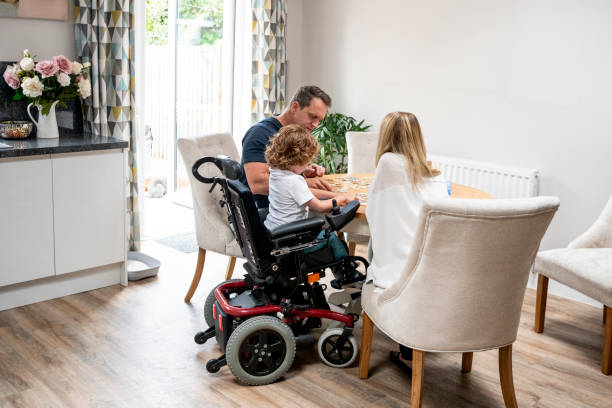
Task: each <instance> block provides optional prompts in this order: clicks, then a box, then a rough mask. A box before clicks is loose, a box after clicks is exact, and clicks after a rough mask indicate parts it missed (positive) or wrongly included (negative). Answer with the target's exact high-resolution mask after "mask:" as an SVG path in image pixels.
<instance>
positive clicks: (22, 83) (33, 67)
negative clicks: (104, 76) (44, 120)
mask: <svg viewBox="0 0 612 408" xmlns="http://www.w3.org/2000/svg"><path fill="white" fill-rule="evenodd" d="M90 67H91V64H89V63H88V62H86V63H84V64H81V63H79V62H76V61H74V62H72V61H70V60H69V59H68V58H66V57H64V56H63V55H56V56H55V57H53V58H52V59H50V60H46V61H39V62H35V61H34V59H33V58H32V56H31V55H30V52H29V51H28V50H23V58H22V59H21V60H20V61H19V62H16V63H15V64H13V65H9V66H7V67H6V70H5V71H4V74H3V75H2V77H3V78H4V81H5V82H6V83H7V84H8V86H10V87H11V88H13V89H14V90H15V95H14V96H13V100H15V101H19V100H21V99H23V98H24V97H25V98H27V99H28V100H30V102H32V104H34V105H40V106H41V107H42V114H43V115H47V114H48V113H49V110H50V109H51V105H52V104H53V102H55V101H59V105H60V106H64V107H65V106H66V103H65V101H69V100H71V99H74V98H76V97H81V98H87V97H88V96H89V95H91V82H90V81H89V79H87V77H86V71H88V70H89V68H90Z"/></svg>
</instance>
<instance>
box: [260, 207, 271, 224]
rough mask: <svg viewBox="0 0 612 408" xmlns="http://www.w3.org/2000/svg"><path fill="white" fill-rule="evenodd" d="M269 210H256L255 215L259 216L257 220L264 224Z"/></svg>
mask: <svg viewBox="0 0 612 408" xmlns="http://www.w3.org/2000/svg"><path fill="white" fill-rule="evenodd" d="M269 210H270V209H269V208H268V207H266V208H258V209H257V213H258V214H259V219H260V220H261V222H264V221H265V220H266V217H267V216H268V212H269Z"/></svg>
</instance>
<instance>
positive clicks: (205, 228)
mask: <svg viewBox="0 0 612 408" xmlns="http://www.w3.org/2000/svg"><path fill="white" fill-rule="evenodd" d="M177 145H178V149H179V151H180V153H181V157H182V158H183V162H184V163H185V168H186V170H187V174H188V176H189V183H190V184H191V194H192V197H193V213H194V216H195V225H196V239H197V241H198V247H199V250H198V261H197V265H196V269H195V273H194V275H193V279H192V281H191V285H190V286H189V289H188V290H187V294H186V295H185V302H189V301H190V300H191V297H192V296H193V294H194V292H195V291H196V289H197V287H198V284H199V283H200V278H201V277H202V271H203V269H204V260H205V258H206V251H213V252H217V253H220V254H225V255H228V256H229V257H230V259H229V262H228V265H227V270H226V273H225V279H226V280H229V279H230V278H231V277H232V273H233V271H234V265H235V264H236V257H239V258H242V257H243V256H242V252H241V251H240V247H239V246H238V243H237V242H236V239H235V238H234V234H233V233H232V231H231V230H230V228H229V225H228V222H227V213H226V211H225V208H221V206H220V205H219V200H221V198H222V194H221V191H220V189H219V188H215V189H214V190H213V192H212V193H209V192H208V190H209V189H210V186H209V185H206V184H203V183H201V182H199V181H197V180H196V179H195V177H193V173H192V171H191V167H192V166H193V164H194V163H195V162H196V160H198V159H199V158H201V157H204V156H217V155H220V154H224V155H226V156H229V157H231V158H233V159H235V160H240V159H239V157H238V150H237V149H236V145H235V143H234V140H233V139H232V136H231V135H230V134H229V133H214V134H209V135H204V136H196V137H190V138H179V139H178V140H177ZM200 174H202V175H203V176H205V177H213V176H219V175H221V173H220V172H219V170H218V169H217V168H216V167H215V166H202V167H200Z"/></svg>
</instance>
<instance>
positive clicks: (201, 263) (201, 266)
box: [185, 248, 206, 302]
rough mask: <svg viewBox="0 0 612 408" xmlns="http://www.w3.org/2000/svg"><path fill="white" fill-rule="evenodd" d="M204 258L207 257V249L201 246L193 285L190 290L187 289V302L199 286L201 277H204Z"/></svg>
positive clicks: (192, 281)
mask: <svg viewBox="0 0 612 408" xmlns="http://www.w3.org/2000/svg"><path fill="white" fill-rule="evenodd" d="M204 259H206V250H205V249H203V248H200V249H199V250H198V263H197V264H196V269H195V272H194V274H193V279H192V280H191V286H189V290H187V294H186V295H185V302H189V301H190V300H191V297H192V296H193V294H194V293H195V291H196V289H197V288H198V284H199V283H200V278H201V277H202V270H203V269H204Z"/></svg>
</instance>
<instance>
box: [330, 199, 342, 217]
mask: <svg viewBox="0 0 612 408" xmlns="http://www.w3.org/2000/svg"><path fill="white" fill-rule="evenodd" d="M331 213H332V215H340V207H338V202H337V201H336V199H335V198H333V199H332V211H331Z"/></svg>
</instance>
